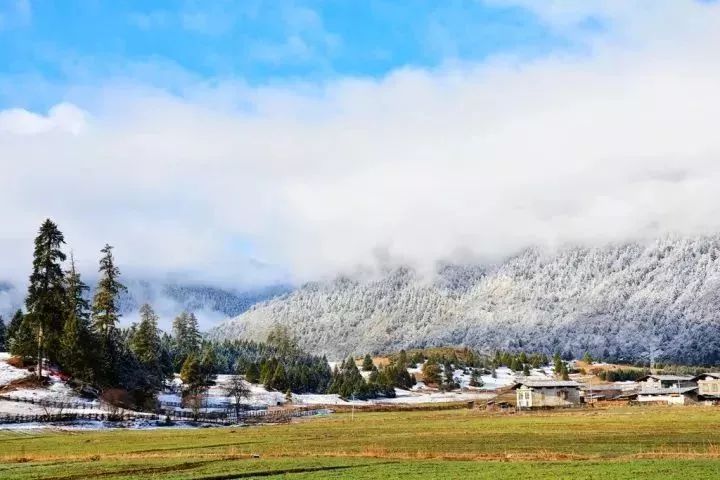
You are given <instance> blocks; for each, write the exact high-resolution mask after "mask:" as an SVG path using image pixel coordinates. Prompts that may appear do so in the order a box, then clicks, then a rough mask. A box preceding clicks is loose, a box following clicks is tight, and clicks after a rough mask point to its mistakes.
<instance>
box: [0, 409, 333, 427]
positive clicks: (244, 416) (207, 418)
mask: <svg viewBox="0 0 720 480" xmlns="http://www.w3.org/2000/svg"><path fill="white" fill-rule="evenodd" d="M329 413H332V411H331V410H328V409H323V408H315V409H292V410H251V411H246V412H240V417H236V416H235V414H234V412H233V413H232V415H230V414H227V413H221V414H217V413H213V412H208V413H205V412H200V413H199V414H198V415H194V414H193V413H192V412H183V411H170V410H169V411H167V412H165V413H164V414H157V413H142V412H133V413H128V412H123V413H109V412H108V413H91V412H78V413H53V414H36V415H0V424H3V423H30V422H35V423H52V422H71V421H111V422H119V421H132V420H148V421H162V420H165V419H170V420H171V421H196V422H198V423H209V424H214V425H231V424H233V423H238V422H258V421H262V422H264V423H281V422H284V421H289V420H290V419H291V418H297V417H307V416H312V415H323V414H329Z"/></svg>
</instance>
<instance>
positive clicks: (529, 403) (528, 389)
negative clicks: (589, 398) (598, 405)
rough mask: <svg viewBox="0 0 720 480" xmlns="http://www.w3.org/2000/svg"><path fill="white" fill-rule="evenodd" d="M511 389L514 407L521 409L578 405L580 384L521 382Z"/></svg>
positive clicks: (539, 381) (552, 381)
mask: <svg viewBox="0 0 720 480" xmlns="http://www.w3.org/2000/svg"><path fill="white" fill-rule="evenodd" d="M513 389H514V390H515V397H516V405H517V407H518V408H521V409H523V408H548V407H571V406H573V405H579V404H580V384H579V383H577V382H574V381H571V380H562V381H554V380H522V381H520V382H519V383H517V384H515V385H514V386H513Z"/></svg>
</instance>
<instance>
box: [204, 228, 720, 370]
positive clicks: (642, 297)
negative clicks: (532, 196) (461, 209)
mask: <svg viewBox="0 0 720 480" xmlns="http://www.w3.org/2000/svg"><path fill="white" fill-rule="evenodd" d="M718 258H720V235H713V236H702V237H665V238H661V239H658V240H655V241H652V242H648V243H640V242H635V243H633V242H628V243H624V244H614V245H607V246H604V247H568V248H565V249H561V250H559V251H557V252H555V253H547V252H543V251H540V250H538V249H532V248H531V249H527V250H525V251H523V252H522V253H520V254H518V255H515V256H513V257H510V258H509V259H507V260H505V261H503V262H500V263H498V264H496V265H492V266H479V265H445V266H443V267H442V268H440V269H439V270H438V272H437V274H436V276H435V277H434V278H432V279H431V280H430V281H428V279H426V278H421V277H420V276H419V275H418V274H417V273H416V272H415V271H414V270H413V269H411V268H408V267H400V268H396V269H393V270H391V271H389V272H386V273H385V274H384V275H383V276H381V278H380V279H374V280H373V279H355V278H352V277H348V276H343V277H340V278H338V279H336V280H333V281H329V282H313V283H309V284H306V285H304V286H302V287H300V288H298V289H296V290H294V291H292V292H290V293H286V294H284V295H282V296H279V297H276V298H274V299H271V300H269V301H266V302H261V303H258V304H256V305H254V306H253V307H251V308H250V309H249V310H248V311H246V312H244V313H243V314H241V315H239V316H238V317H236V318H234V319H231V320H228V321H226V322H224V323H222V324H220V325H219V326H217V327H215V328H214V329H212V330H211V331H210V332H209V334H208V335H209V337H211V338H236V337H243V338H252V339H262V338H263V336H264V335H265V334H266V333H267V331H268V330H269V328H270V327H271V326H272V325H273V324H275V323H280V324H286V325H288V326H290V327H291V328H292V329H293V330H294V331H295V332H296V334H297V335H298V338H299V340H300V343H301V345H302V346H303V347H304V348H307V349H309V350H311V351H314V352H316V353H323V354H326V355H329V356H331V357H334V358H340V357H342V356H344V355H347V354H362V353H365V352H382V351H396V350H398V349H400V348H410V347H424V346H440V345H466V346H470V347H473V348H478V349H480V350H485V351H488V352H490V351H492V350H494V349H497V348H503V349H511V350H512V349H515V350H517V349H524V350H532V351H541V352H545V353H554V352H556V351H558V352H561V353H567V354H572V355H574V356H580V355H582V354H583V353H584V352H586V351H587V352H588V353H590V354H591V355H593V356H594V357H596V358H604V359H608V360H618V361H620V360H621V361H639V360H650V359H652V360H665V361H671V362H678V363H704V364H713V363H718V362H719V361H720V313H719V312H720V261H719V260H718Z"/></svg>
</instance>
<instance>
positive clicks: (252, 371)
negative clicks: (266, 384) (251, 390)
mask: <svg viewBox="0 0 720 480" xmlns="http://www.w3.org/2000/svg"><path fill="white" fill-rule="evenodd" d="M245 380H247V381H248V382H250V383H259V382H260V369H259V368H258V366H257V363H251V364H250V365H249V366H248V368H247V370H246V371H245Z"/></svg>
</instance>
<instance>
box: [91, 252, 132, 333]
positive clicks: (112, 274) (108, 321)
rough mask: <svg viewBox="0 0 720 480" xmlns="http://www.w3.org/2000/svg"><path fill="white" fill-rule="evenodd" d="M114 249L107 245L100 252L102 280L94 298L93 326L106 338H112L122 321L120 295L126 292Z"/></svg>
mask: <svg viewBox="0 0 720 480" xmlns="http://www.w3.org/2000/svg"><path fill="white" fill-rule="evenodd" d="M112 249H113V247H112V246H110V245H107V244H106V245H105V247H104V248H103V249H102V250H100V252H101V253H102V254H103V256H102V258H101V259H100V268H99V270H98V271H99V272H100V280H99V281H98V284H97V288H96V290H95V297H94V298H93V325H94V327H95V329H96V330H97V332H98V333H99V334H100V335H101V336H102V337H104V338H107V337H109V336H110V333H111V332H112V331H113V329H114V328H115V325H116V324H117V322H118V320H119V319H120V310H119V307H118V297H119V295H120V294H121V293H122V292H124V291H126V290H127V289H126V288H125V286H124V285H123V284H122V283H120V280H119V278H120V269H119V268H118V267H117V266H115V259H114V258H113V254H112Z"/></svg>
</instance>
